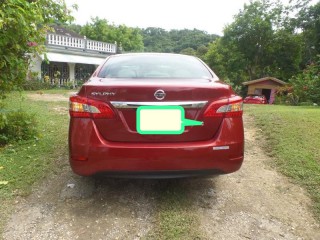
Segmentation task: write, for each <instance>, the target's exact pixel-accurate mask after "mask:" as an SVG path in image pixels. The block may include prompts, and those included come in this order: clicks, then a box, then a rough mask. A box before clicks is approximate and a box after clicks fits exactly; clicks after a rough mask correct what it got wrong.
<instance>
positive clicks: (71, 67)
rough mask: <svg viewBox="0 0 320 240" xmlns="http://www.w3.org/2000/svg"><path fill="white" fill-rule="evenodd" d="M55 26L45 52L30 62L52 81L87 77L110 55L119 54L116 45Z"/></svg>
mask: <svg viewBox="0 0 320 240" xmlns="http://www.w3.org/2000/svg"><path fill="white" fill-rule="evenodd" d="M53 28H54V29H55V32H54V33H50V32H48V33H47V36H46V48H47V52H46V54H43V55H41V56H37V57H35V58H34V59H33V60H32V62H31V65H30V71H31V72H36V73H38V77H39V78H41V79H45V78H46V79H48V80H49V81H50V82H51V83H54V81H56V82H55V83H56V84H59V85H65V84H67V82H69V81H75V82H77V81H84V80H87V79H88V77H89V76H90V75H91V74H92V73H93V72H94V70H95V69H96V68H97V66H98V65H99V64H101V63H102V62H103V60H104V59H105V58H106V57H107V56H109V55H112V54H116V53H117V45H116V44H112V43H106V42H99V41H94V40H90V39H86V37H85V36H81V35H79V34H76V33H74V32H71V31H69V30H67V29H65V28H63V27H60V26H54V27H53ZM45 58H46V59H47V60H48V61H49V62H47V61H45ZM57 81H58V82H57Z"/></svg>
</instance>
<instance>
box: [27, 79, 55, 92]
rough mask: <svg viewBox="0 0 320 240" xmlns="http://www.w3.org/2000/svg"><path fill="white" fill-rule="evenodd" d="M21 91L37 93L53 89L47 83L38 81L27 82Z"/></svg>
mask: <svg viewBox="0 0 320 240" xmlns="http://www.w3.org/2000/svg"><path fill="white" fill-rule="evenodd" d="M22 88H23V90H26V91H37V90H45V89H51V88H54V86H52V85H51V84H50V83H49V82H41V81H39V80H28V81H25V83H24V84H23V85H22Z"/></svg>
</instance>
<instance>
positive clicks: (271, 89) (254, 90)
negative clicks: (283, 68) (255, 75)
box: [242, 77, 286, 104]
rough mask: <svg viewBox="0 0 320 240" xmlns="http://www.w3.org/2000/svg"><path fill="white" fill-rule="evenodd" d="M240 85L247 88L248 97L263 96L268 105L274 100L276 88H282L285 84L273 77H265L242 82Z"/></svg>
mask: <svg viewBox="0 0 320 240" xmlns="http://www.w3.org/2000/svg"><path fill="white" fill-rule="evenodd" d="M242 84H243V85H245V86H248V93H247V94H248V95H250V94H257V95H264V96H265V97H266V98H267V100H268V103H269V104H272V103H273V102H274V100H275V95H276V90H277V88H278V87H282V86H284V85H285V84H286V83H285V82H283V81H281V80H279V79H277V78H274V77H265V78H260V79H256V80H252V81H248V82H243V83H242Z"/></svg>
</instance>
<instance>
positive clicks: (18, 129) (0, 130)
mask: <svg viewBox="0 0 320 240" xmlns="http://www.w3.org/2000/svg"><path fill="white" fill-rule="evenodd" d="M37 134H38V132H37V122H36V118H35V116H34V115H32V114H28V113H26V112H24V111H15V112H5V111H2V112H0V145H5V144H7V143H11V142H15V141H21V140H28V139H32V138H35V137H37Z"/></svg>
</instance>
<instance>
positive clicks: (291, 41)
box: [205, 0, 307, 84]
mask: <svg viewBox="0 0 320 240" xmlns="http://www.w3.org/2000/svg"><path fill="white" fill-rule="evenodd" d="M299 2H300V3H303V6H305V3H306V2H307V0H305V1H304V0H302V1H299ZM293 9H299V5H298V4H297V3H295V5H292V6H291V5H290V6H284V5H282V4H281V3H280V2H278V1H271V0H256V1H251V2H250V4H248V5H244V8H243V9H242V10H241V11H240V12H239V13H238V14H237V15H236V16H235V18H234V21H233V23H231V24H230V25H228V26H227V27H226V28H225V29H224V36H223V37H222V38H221V39H219V40H216V41H215V42H214V43H212V44H211V45H210V46H209V50H208V53H207V54H206V56H205V59H206V61H207V62H208V63H209V64H210V66H212V67H213V68H215V64H216V66H217V68H218V70H219V71H221V74H222V76H224V78H229V79H230V80H231V81H233V82H234V83H236V84H241V82H243V81H247V80H252V79H256V78H261V77H265V76H274V77H278V78H280V79H283V80H285V81H287V80H288V79H289V78H291V76H293V75H294V74H296V73H298V72H299V70H300V68H299V67H300V63H301V49H302V38H301V35H300V34H298V33H297V31H295V30H296V28H295V27H294V25H293V24H292V21H290V16H291V15H290V14H289V13H290V11H291V10H292V11H293ZM218 74H219V73H218Z"/></svg>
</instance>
